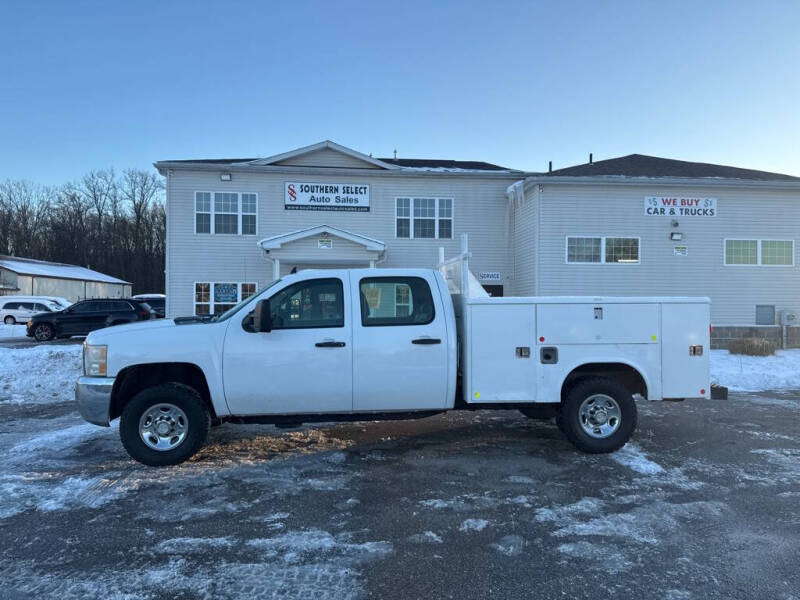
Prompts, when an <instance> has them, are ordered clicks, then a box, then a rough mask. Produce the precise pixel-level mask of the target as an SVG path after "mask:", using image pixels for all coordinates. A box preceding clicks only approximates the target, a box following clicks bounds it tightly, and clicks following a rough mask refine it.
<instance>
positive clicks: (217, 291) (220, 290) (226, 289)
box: [214, 283, 239, 304]
mask: <svg viewBox="0 0 800 600" xmlns="http://www.w3.org/2000/svg"><path fill="white" fill-rule="evenodd" d="M238 301H239V294H238V292H237V290H236V284H235V283H215V284H214V302H216V303H218V304H236V303H237V302H238Z"/></svg>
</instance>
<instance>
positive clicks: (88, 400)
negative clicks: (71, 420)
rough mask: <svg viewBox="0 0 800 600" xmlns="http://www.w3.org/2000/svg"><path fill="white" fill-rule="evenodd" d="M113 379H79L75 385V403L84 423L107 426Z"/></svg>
mask: <svg viewBox="0 0 800 600" xmlns="http://www.w3.org/2000/svg"><path fill="white" fill-rule="evenodd" d="M113 387H114V378H113V377H80V378H78V381H77V383H76V384H75V401H76V402H77V403H78V412H80V413H81V416H82V417H83V419H84V420H85V421H89V423H94V424H95V425H102V426H103V427H108V426H109V421H110V413H111V390H112V389H113Z"/></svg>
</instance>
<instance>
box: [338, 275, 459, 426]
mask: <svg viewBox="0 0 800 600" xmlns="http://www.w3.org/2000/svg"><path fill="white" fill-rule="evenodd" d="M350 278H351V285H350V287H351V290H352V291H351V294H352V304H353V308H354V310H353V410H354V411H355V412H362V411H404V410H424V409H441V408H445V406H446V405H447V400H448V399H447V393H448V392H447V390H448V373H449V371H448V338H447V324H446V323H447V321H446V313H445V310H444V306H443V305H442V298H441V295H440V293H439V289H438V286H437V285H436V281H435V279H434V275H433V274H432V273H431V274H427V275H424V276H423V275H415V276H403V275H393V274H387V275H386V276H364V275H363V274H362V273H358V272H353V273H350ZM359 308H360V310H359Z"/></svg>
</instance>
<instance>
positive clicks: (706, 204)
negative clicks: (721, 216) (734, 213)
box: [644, 196, 717, 217]
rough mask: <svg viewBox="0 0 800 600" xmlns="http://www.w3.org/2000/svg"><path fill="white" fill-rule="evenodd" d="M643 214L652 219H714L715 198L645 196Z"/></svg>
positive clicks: (715, 210) (715, 213)
mask: <svg viewBox="0 0 800 600" xmlns="http://www.w3.org/2000/svg"><path fill="white" fill-rule="evenodd" d="M644 214H646V215H649V216H653V217H716V216H717V199H716V198H680V197H675V196H646V197H645V199H644Z"/></svg>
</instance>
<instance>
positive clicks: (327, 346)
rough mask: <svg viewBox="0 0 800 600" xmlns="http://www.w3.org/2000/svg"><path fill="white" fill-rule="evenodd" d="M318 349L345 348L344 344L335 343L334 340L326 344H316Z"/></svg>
mask: <svg viewBox="0 0 800 600" xmlns="http://www.w3.org/2000/svg"><path fill="white" fill-rule="evenodd" d="M314 345H315V346H316V347H317V348H344V342H334V341H333V340H327V341H324V342H317V343H316V344H314Z"/></svg>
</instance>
